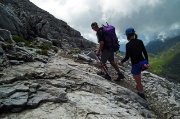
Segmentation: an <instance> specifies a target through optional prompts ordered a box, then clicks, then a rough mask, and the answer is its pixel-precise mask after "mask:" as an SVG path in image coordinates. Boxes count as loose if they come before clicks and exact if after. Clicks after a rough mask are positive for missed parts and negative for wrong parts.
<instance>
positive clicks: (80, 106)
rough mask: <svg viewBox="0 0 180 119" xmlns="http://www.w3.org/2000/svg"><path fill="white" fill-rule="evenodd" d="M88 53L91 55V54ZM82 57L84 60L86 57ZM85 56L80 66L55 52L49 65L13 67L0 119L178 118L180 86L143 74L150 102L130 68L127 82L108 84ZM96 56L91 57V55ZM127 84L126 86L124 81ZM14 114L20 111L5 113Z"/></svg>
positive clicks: (5, 75) (0, 90)
mask: <svg viewBox="0 0 180 119" xmlns="http://www.w3.org/2000/svg"><path fill="white" fill-rule="evenodd" d="M87 54H90V53H87ZM83 55H84V58H82V57H83ZM87 57H88V56H87V55H86V54H81V57H79V58H80V59H81V60H80V61H81V63H78V62H74V61H73V60H72V59H68V58H63V57H61V56H60V55H58V54H56V55H55V56H53V57H50V58H49V59H48V62H47V63H42V62H33V63H26V64H22V65H15V66H12V67H11V68H7V69H5V70H4V71H3V72H2V75H1V79H0V104H1V105H0V112H1V113H2V112H4V113H2V114H1V116H0V118H2V119H6V118H14V117H16V118H20V119H24V118H26V119H32V118H45V119H49V118H54V119H59V118H60V119H65V118H66V119H81V118H89V119H94V118H96V119H102V118H103V119H119V118H122V119H129V118H133V119H152V118H153V119H159V118H161V119H169V118H171V119H178V118H179V117H180V116H179V115H180V110H179V109H180V105H179V104H180V100H179V99H180V97H179V96H180V94H179V91H180V89H179V85H175V84H173V83H170V82H168V81H166V80H165V79H163V78H161V77H158V76H156V75H154V74H151V73H149V72H144V73H143V77H142V78H143V85H144V88H145V92H146V95H147V101H146V100H144V99H142V98H140V97H139V96H138V95H137V94H136V93H134V92H135V88H133V87H134V84H135V82H134V80H133V79H132V77H131V75H130V69H129V68H126V70H124V71H123V73H124V74H125V76H126V79H124V80H122V81H121V82H119V83H115V82H113V81H112V82H110V81H107V80H105V79H103V78H102V77H100V76H98V75H96V72H97V71H98V70H99V69H97V68H96V67H94V66H91V65H89V64H88V62H92V63H93V64H95V65H97V61H96V60H95V59H91V58H90V57H89V58H88V59H91V60H86V58H87ZM92 58H93V57H92ZM125 82H126V83H129V85H128V86H125V87H127V88H129V89H130V88H131V89H133V90H132V91H131V90H129V89H127V88H125V87H122V85H123V83H125ZM6 112H16V113H6Z"/></svg>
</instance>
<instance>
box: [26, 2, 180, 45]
mask: <svg viewBox="0 0 180 119" xmlns="http://www.w3.org/2000/svg"><path fill="white" fill-rule="evenodd" d="M30 1H31V2H33V3H34V4H35V5H37V6H38V7H40V8H42V9H44V10H45V11H48V12H49V13H50V14H52V15H53V16H55V17H56V18H58V19H61V20H63V21H65V22H66V23H67V24H68V25H69V26H71V27H72V28H74V29H76V30H78V31H79V32H81V35H82V36H83V37H84V38H86V39H88V40H90V41H93V42H95V43H97V38H96V35H95V32H94V31H93V30H92V29H91V23H92V22H97V23H98V24H99V26H101V25H102V24H106V22H108V24H110V25H113V26H115V28H116V34H117V36H118V39H119V41H120V43H126V42H127V40H126V37H125V35H124V32H125V29H126V28H128V27H133V28H134V29H135V31H136V33H137V34H138V36H139V38H140V39H141V40H143V41H144V43H145V44H147V43H148V42H149V41H151V40H154V39H157V38H158V39H161V40H163V39H165V38H167V37H172V36H175V35H178V34H180V13H179V12H180V0H30Z"/></svg>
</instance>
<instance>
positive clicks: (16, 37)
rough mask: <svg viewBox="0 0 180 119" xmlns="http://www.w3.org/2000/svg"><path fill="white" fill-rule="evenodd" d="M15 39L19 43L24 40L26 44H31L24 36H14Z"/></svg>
mask: <svg viewBox="0 0 180 119" xmlns="http://www.w3.org/2000/svg"><path fill="white" fill-rule="evenodd" d="M13 40H14V41H15V42H16V43H19V42H24V43H25V46H29V45H30V44H31V43H30V42H29V41H27V40H25V39H24V38H23V37H22V36H13Z"/></svg>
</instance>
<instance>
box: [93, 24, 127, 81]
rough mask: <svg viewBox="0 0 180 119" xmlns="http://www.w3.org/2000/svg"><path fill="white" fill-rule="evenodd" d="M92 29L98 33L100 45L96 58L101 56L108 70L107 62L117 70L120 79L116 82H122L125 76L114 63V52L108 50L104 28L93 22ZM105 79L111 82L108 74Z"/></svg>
mask: <svg viewBox="0 0 180 119" xmlns="http://www.w3.org/2000/svg"><path fill="white" fill-rule="evenodd" d="M91 28H92V29H93V30H94V31H96V36H97V39H98V43H99V48H98V50H97V51H96V52H95V54H96V56H99V55H100V56H101V63H103V64H104V66H105V67H106V69H107V66H106V65H105V63H106V62H107V60H108V61H109V62H110V64H111V65H112V66H113V67H114V68H115V70H116V71H117V74H118V77H117V79H115V81H120V80H121V79H123V78H124V76H123V74H122V73H121V71H120V70H119V67H118V65H117V64H116V63H115V61H114V52H112V51H110V50H109V49H108V48H107V43H106V41H105V36H104V33H103V27H99V26H98V24H97V23H96V22H93V23H92V24H91ZM105 72H106V71H105ZM103 77H104V78H105V79H108V80H111V77H110V75H109V74H108V73H107V72H106V74H105V75H104V76H103Z"/></svg>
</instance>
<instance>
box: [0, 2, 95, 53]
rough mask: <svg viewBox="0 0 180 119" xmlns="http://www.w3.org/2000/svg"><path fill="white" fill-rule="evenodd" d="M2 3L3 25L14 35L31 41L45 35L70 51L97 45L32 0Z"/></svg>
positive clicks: (48, 39)
mask: <svg viewBox="0 0 180 119" xmlns="http://www.w3.org/2000/svg"><path fill="white" fill-rule="evenodd" d="M1 3H3V4H0V9H1V11H0V15H1V17H0V28H1V29H6V30H9V31H10V32H11V34H12V35H17V36H22V37H23V38H24V39H26V40H28V41H35V38H37V37H41V38H43V39H45V40H47V41H50V42H52V43H53V45H55V46H57V47H59V48H62V49H66V50H67V49H74V48H79V49H88V48H91V47H93V46H95V43H93V42H91V41H88V40H87V39H85V38H83V37H82V36H81V33H80V32H79V31H77V30H75V29H73V28H72V27H70V26H69V25H68V24H67V23H66V22H64V21H62V20H60V19H57V18H55V17H54V16H53V15H51V14H49V13H48V12H47V11H44V10H42V9H40V8H38V7H37V6H36V5H34V4H33V3H31V2H30V1H29V0H1Z"/></svg>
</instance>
